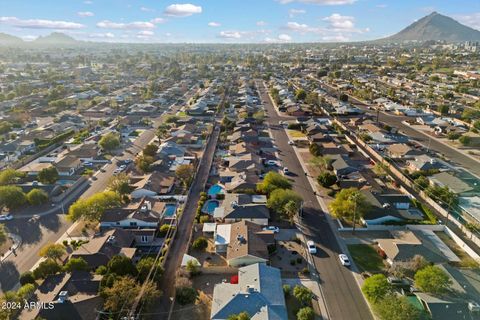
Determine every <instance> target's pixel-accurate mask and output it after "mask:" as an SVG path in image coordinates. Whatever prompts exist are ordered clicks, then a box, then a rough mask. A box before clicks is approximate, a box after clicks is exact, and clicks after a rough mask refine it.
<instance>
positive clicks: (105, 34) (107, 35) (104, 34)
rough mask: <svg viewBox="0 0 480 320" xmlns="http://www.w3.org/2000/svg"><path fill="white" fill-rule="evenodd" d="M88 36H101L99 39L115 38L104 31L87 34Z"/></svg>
mask: <svg viewBox="0 0 480 320" xmlns="http://www.w3.org/2000/svg"><path fill="white" fill-rule="evenodd" d="M88 37H89V38H101V39H112V38H115V35H114V34H113V33H111V32H105V33H91V34H89V35H88Z"/></svg>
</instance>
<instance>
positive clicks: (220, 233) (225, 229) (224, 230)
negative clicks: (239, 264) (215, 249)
mask: <svg viewBox="0 0 480 320" xmlns="http://www.w3.org/2000/svg"><path fill="white" fill-rule="evenodd" d="M231 228H232V225H231V224H217V232H216V234H215V245H224V244H229V243H230V230H231Z"/></svg>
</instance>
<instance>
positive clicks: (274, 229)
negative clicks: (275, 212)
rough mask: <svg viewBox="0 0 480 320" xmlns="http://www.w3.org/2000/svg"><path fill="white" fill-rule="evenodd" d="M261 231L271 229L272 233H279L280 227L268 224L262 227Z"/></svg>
mask: <svg viewBox="0 0 480 320" xmlns="http://www.w3.org/2000/svg"><path fill="white" fill-rule="evenodd" d="M262 230H263V231H273V233H279V232H280V228H279V227H275V226H268V227H265V228H263V229H262Z"/></svg>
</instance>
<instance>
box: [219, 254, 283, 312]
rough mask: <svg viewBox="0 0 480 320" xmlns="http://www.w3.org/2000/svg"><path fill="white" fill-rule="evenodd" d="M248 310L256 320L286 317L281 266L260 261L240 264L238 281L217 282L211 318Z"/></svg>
mask: <svg viewBox="0 0 480 320" xmlns="http://www.w3.org/2000/svg"><path fill="white" fill-rule="evenodd" d="M241 312H247V313H248V315H249V316H250V318H251V319H255V320H287V319H288V315H287V308H286V305H285V297H284V294H283V289H282V278H281V274H280V270H279V269H277V268H273V267H269V266H267V265H265V264H263V263H257V264H252V265H249V266H246V267H242V268H240V269H239V271H238V283H220V284H216V285H215V287H214V290H213V299H212V309H211V314H210V319H212V320H226V319H228V318H229V317H230V316H231V315H232V314H239V313H241Z"/></svg>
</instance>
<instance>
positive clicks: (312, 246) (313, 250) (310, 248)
mask: <svg viewBox="0 0 480 320" xmlns="http://www.w3.org/2000/svg"><path fill="white" fill-rule="evenodd" d="M307 247H308V252H310V253H314V254H315V253H317V247H316V246H315V242H313V241H312V240H308V241H307Z"/></svg>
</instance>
